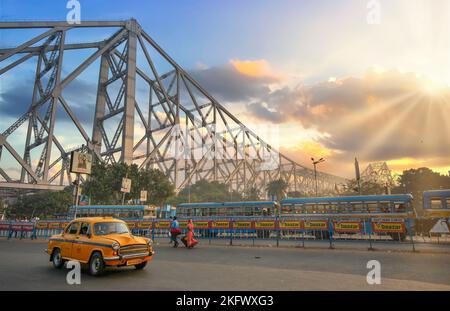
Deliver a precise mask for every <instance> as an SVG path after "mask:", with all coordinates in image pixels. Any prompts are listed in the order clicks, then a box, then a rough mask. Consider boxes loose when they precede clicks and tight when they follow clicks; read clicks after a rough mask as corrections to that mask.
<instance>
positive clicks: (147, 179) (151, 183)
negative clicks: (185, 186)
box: [131, 169, 175, 206]
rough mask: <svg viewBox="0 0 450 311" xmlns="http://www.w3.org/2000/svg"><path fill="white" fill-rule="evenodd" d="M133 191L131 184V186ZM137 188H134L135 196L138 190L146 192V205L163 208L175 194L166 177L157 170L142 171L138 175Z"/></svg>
mask: <svg viewBox="0 0 450 311" xmlns="http://www.w3.org/2000/svg"><path fill="white" fill-rule="evenodd" d="M131 187H132V189H133V184H132V185H131ZM137 187H138V188H135V189H134V190H135V191H136V195H140V194H138V193H139V192H140V190H147V197H148V203H150V204H155V205H157V206H163V205H164V204H165V203H166V202H167V200H168V199H169V198H171V197H172V196H173V195H174V194H175V187H174V185H173V184H172V183H171V182H170V181H169V179H168V178H167V176H166V175H164V173H163V172H161V171H160V170H158V169H150V170H143V171H141V172H140V174H139V178H138V186H137Z"/></svg>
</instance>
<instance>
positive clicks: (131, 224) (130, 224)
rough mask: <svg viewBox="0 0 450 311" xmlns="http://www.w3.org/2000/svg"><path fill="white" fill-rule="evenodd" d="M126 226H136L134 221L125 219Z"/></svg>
mask: <svg viewBox="0 0 450 311" xmlns="http://www.w3.org/2000/svg"><path fill="white" fill-rule="evenodd" d="M126 223H127V225H128V228H130V229H132V228H136V223H135V222H134V221H127V222H126Z"/></svg>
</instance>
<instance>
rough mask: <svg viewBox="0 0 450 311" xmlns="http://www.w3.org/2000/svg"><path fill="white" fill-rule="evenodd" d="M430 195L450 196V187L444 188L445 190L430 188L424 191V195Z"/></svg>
mask: <svg viewBox="0 0 450 311" xmlns="http://www.w3.org/2000/svg"><path fill="white" fill-rule="evenodd" d="M430 196H438V197H450V189H444V190H428V191H424V192H423V197H424V198H425V197H427V198H428V197H430Z"/></svg>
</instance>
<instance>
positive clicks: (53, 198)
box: [7, 187, 73, 218]
mask: <svg viewBox="0 0 450 311" xmlns="http://www.w3.org/2000/svg"><path fill="white" fill-rule="evenodd" d="M72 203H73V196H72V193H71V191H70V187H68V188H67V189H65V190H63V191H42V192H37V193H34V194H29V195H22V196H20V197H19V198H18V199H17V202H16V203H15V204H13V205H11V207H10V208H8V210H7V216H8V217H9V218H13V217H28V218H31V217H36V216H38V217H41V218H42V217H49V216H50V217H51V216H54V215H57V214H65V213H67V209H68V207H69V206H70V205H72Z"/></svg>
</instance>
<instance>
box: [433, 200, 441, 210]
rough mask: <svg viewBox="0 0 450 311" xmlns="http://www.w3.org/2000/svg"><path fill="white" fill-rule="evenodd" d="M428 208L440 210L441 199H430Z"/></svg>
mask: <svg viewBox="0 0 450 311" xmlns="http://www.w3.org/2000/svg"><path fill="white" fill-rule="evenodd" d="M430 203H431V204H430V206H431V208H433V209H440V208H442V201H441V198H431V199H430Z"/></svg>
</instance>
